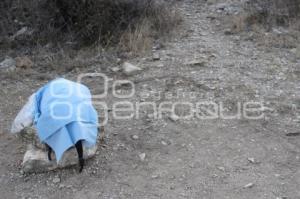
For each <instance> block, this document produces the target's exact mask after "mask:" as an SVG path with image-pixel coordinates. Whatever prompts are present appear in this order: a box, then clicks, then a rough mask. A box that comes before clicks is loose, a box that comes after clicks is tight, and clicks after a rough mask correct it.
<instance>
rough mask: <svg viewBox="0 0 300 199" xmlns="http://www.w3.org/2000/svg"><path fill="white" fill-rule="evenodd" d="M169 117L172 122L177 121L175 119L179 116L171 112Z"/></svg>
mask: <svg viewBox="0 0 300 199" xmlns="http://www.w3.org/2000/svg"><path fill="white" fill-rule="evenodd" d="M169 119H170V120H171V121H172V122H177V121H178V120H179V117H178V116H176V115H174V114H172V115H171V116H170V117H169Z"/></svg>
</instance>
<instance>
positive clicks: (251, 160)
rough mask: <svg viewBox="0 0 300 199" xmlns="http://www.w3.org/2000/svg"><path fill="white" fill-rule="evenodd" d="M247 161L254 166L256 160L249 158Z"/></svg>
mask: <svg viewBox="0 0 300 199" xmlns="http://www.w3.org/2000/svg"><path fill="white" fill-rule="evenodd" d="M247 160H248V161H249V162H250V163H253V164H254V163H255V159H254V158H248V159H247Z"/></svg>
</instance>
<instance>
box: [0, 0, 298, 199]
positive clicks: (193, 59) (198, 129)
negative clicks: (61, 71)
mask: <svg viewBox="0 0 300 199" xmlns="http://www.w3.org/2000/svg"><path fill="white" fill-rule="evenodd" d="M180 9H181V10H182V13H183V16H184V18H185V21H186V22H188V23H187V25H186V30H185V32H183V33H182V34H181V36H180V38H177V39H176V40H175V41H172V42H170V43H168V44H167V45H166V47H165V48H162V49H158V50H156V52H155V53H159V54H160V60H158V61H152V59H151V57H146V58H145V59H139V60H131V62H133V63H135V64H138V65H139V66H141V67H143V68H144V72H143V73H142V74H139V75H137V76H134V77H131V79H132V80H135V81H136V82H137V83H136V85H135V86H136V95H135V96H134V97H133V98H131V99H130V101H132V102H141V101H151V102H153V101H154V102H156V103H157V104H159V103H162V102H165V101H173V102H190V103H192V104H196V103H197V102H199V101H204V100H205V101H213V102H216V103H218V104H220V102H223V103H224V106H225V107H226V110H228V111H229V112H230V113H231V114H232V113H235V111H236V107H237V103H238V102H241V103H242V104H243V103H245V102H248V101H257V102H263V104H264V105H265V106H266V107H268V109H265V110H264V114H265V117H264V118H263V119H259V120H249V119H246V118H241V119H227V120H225V119H222V118H219V119H214V120H201V119H199V118H196V117H194V118H193V119H191V120H174V119H172V118H171V119H170V117H168V116H166V117H164V118H163V119H160V120H159V119H154V118H152V117H151V114H150V113H149V112H147V111H145V112H144V113H143V114H141V117H140V118H139V119H133V120H129V121H117V120H113V119H111V118H110V120H109V123H108V124H107V126H106V142H107V143H106V145H107V146H106V147H102V148H101V150H100V151H99V154H98V155H97V157H96V158H95V159H94V160H92V161H90V162H88V165H87V167H86V169H85V170H84V172H83V173H82V174H78V173H77V172H76V169H75V168H74V169H68V170H60V171H55V172H50V173H44V174H31V175H23V174H21V173H20V171H19V169H18V164H19V161H20V160H21V159H22V150H24V149H22V148H20V147H19V146H20V145H21V144H20V143H19V141H17V140H16V139H15V138H14V137H11V136H9V135H8V134H6V132H7V131H8V126H9V123H10V121H11V120H12V118H13V115H14V114H15V113H16V112H17V110H18V108H19V107H20V106H21V105H22V103H24V99H26V98H25V97H27V96H29V95H30V94H31V93H32V91H33V90H34V89H35V88H37V87H38V86H39V85H41V84H42V83H43V82H44V81H41V80H39V81H36V80H35V81H33V80H31V79H29V78H24V79H23V80H22V81H12V80H10V82H7V80H1V85H2V87H3V91H4V92H5V93H7V94H6V95H1V96H0V100H1V105H0V110H1V113H0V123H1V128H2V129H3V130H2V131H3V132H4V133H2V134H0V140H1V142H0V154H1V156H0V158H1V160H0V164H1V167H0V184H1V187H0V193H1V198H103V199H104V198H105V199H106V198H107V199H111V198H114V199H115V198H137V199H140V198H147V199H148V198H203V199H204V198H229V199H232V198H241V199H242V198H245V199H249V198H266V199H267V198H268V199H269V198H274V199H275V198H291V199H294V198H295V199H296V198H300V192H299V186H300V170H299V168H300V167H299V166H300V153H299V152H300V140H299V139H300V137H287V136H286V134H287V133H294V132H297V131H299V122H298V121H299V120H298V118H297V110H295V107H294V106H295V105H296V106H300V102H299V92H298V93H297V91H298V89H299V86H297V83H298V82H299V81H298V80H299V76H297V75H296V76H295V75H294V74H295V71H296V70H297V67H299V62H295V61H294V59H293V57H292V55H291V54H290V51H289V50H288V49H269V50H268V51H264V50H263V49H262V48H257V47H256V45H255V44H254V43H253V42H251V41H249V40H246V39H245V38H244V37H242V36H239V35H230V36H228V35H225V34H224V30H223V29H222V26H220V25H218V24H219V23H220V21H219V19H215V20H211V18H210V17H209V16H211V15H212V14H215V13H214V12H215V9H214V6H213V5H210V6H209V5H206V4H204V3H201V2H198V1H189V0H186V1H184V2H182V5H181V6H180ZM218 21H219V22H218ZM297 74H299V73H297ZM68 76H70V77H73V78H74V77H75V76H76V74H73V73H72V74H68ZM145 79H148V80H149V81H145ZM139 80H141V81H139ZM143 80H144V81H143ZM24 84H26V85H25V86H24ZM94 86H96V84H95V85H94ZM145 91H148V92H149V91H152V93H158V92H159V91H160V92H161V97H159V98H158V97H157V96H156V97H155V96H151V97H149V98H146V99H142V93H143V92H145ZM167 93H173V94H174V95H173V97H172V98H168V97H166V96H165V95H163V94H167ZM178 93H179V94H178ZM183 93H185V94H190V93H196V94H197V97H187V95H183ZM175 94H177V95H175ZM19 96H23V98H22V99H20V98H19ZM174 96H176V97H174ZM116 101H117V99H115V98H113V96H112V95H111V94H110V95H109V97H108V98H107V102H109V105H112V103H114V102H116ZM3 102H5V103H3ZM293 105H294V106H293ZM293 107H294V108H293ZM134 135H137V136H138V138H137V137H136V136H135V139H133V138H132V137H133V136H134ZM23 152H24V151H23ZM143 153H145V155H146V157H145V159H144V160H141V158H140V156H139V155H141V154H143ZM57 177H58V178H59V179H60V182H57V183H55V181H56V180H54V178H57Z"/></svg>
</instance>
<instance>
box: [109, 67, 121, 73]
mask: <svg viewBox="0 0 300 199" xmlns="http://www.w3.org/2000/svg"><path fill="white" fill-rule="evenodd" d="M110 70H111V71H112V72H114V73H115V72H119V71H120V70H121V69H120V68H119V67H112V68H111V69H110Z"/></svg>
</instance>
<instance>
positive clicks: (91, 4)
mask: <svg viewBox="0 0 300 199" xmlns="http://www.w3.org/2000/svg"><path fill="white" fill-rule="evenodd" d="M172 13H174V12H173V6H172V2H168V3H167V2H165V1H161V0H73V1H70V0H40V1H37V0H27V1H19V0H2V1H1V2H0V17H1V20H0V25H1V29H0V36H1V37H2V38H5V40H11V38H12V37H13V36H14V35H15V34H16V32H17V31H18V30H20V29H21V28H23V27H27V28H28V30H27V31H28V33H30V34H24V35H23V36H22V37H21V39H20V38H19V39H18V40H17V42H16V41H14V42H12V43H15V44H16V43H17V44H18V45H19V44H26V45H44V44H47V43H48V42H53V43H59V42H68V43H76V44H80V45H91V44H94V43H95V42H99V43H102V44H119V43H120V41H121V42H122V44H124V45H125V44H128V45H129V44H130V43H131V44H132V42H129V40H130V41H133V39H132V38H131V39H130V38H129V37H135V36H139V37H141V35H135V36H134V35H132V36H125V35H128V33H129V32H131V33H133V34H137V32H139V34H140V33H141V32H145V31H147V32H148V33H147V37H148V36H149V37H152V38H148V40H151V39H155V37H158V36H159V35H163V34H166V33H168V32H170V30H171V29H173V28H174V26H176V24H177V23H178V19H179V18H178V17H176V16H174V15H172ZM144 22H145V25H144V26H145V27H142V23H144ZM146 26H147V28H146ZM142 30H143V31H142ZM144 36H146V34H145V33H143V37H144ZM126 38H128V39H126ZM130 48H131V47H130Z"/></svg>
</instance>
